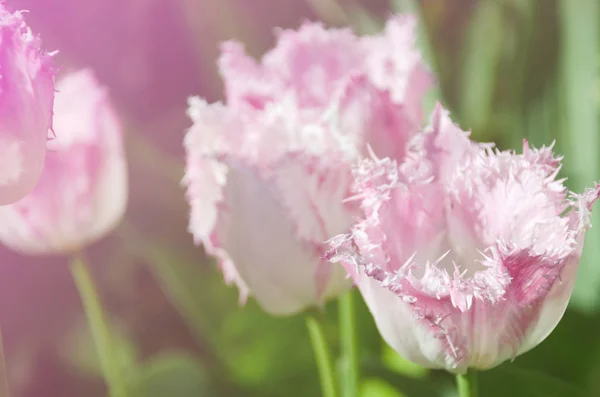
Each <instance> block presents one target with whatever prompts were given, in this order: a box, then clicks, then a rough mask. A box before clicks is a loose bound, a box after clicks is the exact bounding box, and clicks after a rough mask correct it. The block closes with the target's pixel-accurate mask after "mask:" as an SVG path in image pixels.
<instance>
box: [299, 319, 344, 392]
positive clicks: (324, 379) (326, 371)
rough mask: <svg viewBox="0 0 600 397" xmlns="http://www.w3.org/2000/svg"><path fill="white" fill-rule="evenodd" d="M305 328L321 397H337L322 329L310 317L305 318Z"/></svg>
mask: <svg viewBox="0 0 600 397" xmlns="http://www.w3.org/2000/svg"><path fill="white" fill-rule="evenodd" d="M306 328H308V334H309V336H310V341H311V342H312V346H313V350H314V352H315V360H316V361H317V369H318V370H319V377H320V378H321V392H322V397H337V392H336V389H335V381H334V377H333V368H332V366H331V358H330V356H329V350H328V349H327V343H326V341H325V335H324V333H323V328H322V327H321V324H320V323H319V321H318V320H317V319H316V318H314V317H312V316H310V315H308V316H307V317H306Z"/></svg>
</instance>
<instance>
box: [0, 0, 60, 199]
mask: <svg viewBox="0 0 600 397" xmlns="http://www.w3.org/2000/svg"><path fill="white" fill-rule="evenodd" d="M53 100H54V71H53V69H52V67H51V62H50V56H49V55H47V54H45V53H43V52H42V51H41V50H40V46H39V40H38V39H37V38H36V37H34V36H33V34H32V33H31V31H30V30H29V28H28V27H27V25H26V24H25V22H24V20H23V18H22V16H21V14H20V13H15V14H11V13H9V12H8V11H7V10H6V9H5V8H4V5H3V4H2V3H0V150H1V153H2V160H0V170H1V171H0V205H5V204H10V203H13V202H15V201H17V200H19V199H21V198H23V196H25V195H26V194H27V193H29V192H30V191H31V190H32V189H33V187H34V186H35V185H36V183H37V182H38V180H39V178H40V175H41V173H42V169H43V167H44V158H45V155H46V140H47V138H48V131H49V130H50V129H51V127H52V106H53V105H52V104H53Z"/></svg>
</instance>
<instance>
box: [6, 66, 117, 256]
mask: <svg viewBox="0 0 600 397" xmlns="http://www.w3.org/2000/svg"><path fill="white" fill-rule="evenodd" d="M57 89H58V93H57V95H56V100H55V103H54V115H55V117H54V127H55V130H56V132H57V134H56V138H55V139H53V140H51V141H50V142H48V147H49V151H48V155H47V158H46V165H45V168H44V171H43V173H42V176H41V178H40V181H39V183H38V184H37V185H36V187H35V188H34V189H33V190H32V191H31V193H29V194H28V195H27V196H25V197H24V198H23V199H21V200H19V201H18V202H16V203H14V204H11V205H7V206H3V207H0V217H1V218H2V219H3V223H2V225H0V241H2V243H3V244H5V245H7V246H8V247H10V248H13V249H15V250H18V251H21V252H24V253H27V254H51V253H68V252H72V251H74V250H77V249H80V248H82V247H83V246H85V245H86V244H89V243H92V242H93V241H95V240H97V239H99V238H101V237H102V236H104V235H105V234H106V233H108V232H109V231H110V230H111V229H113V228H114V227H115V226H116V224H117V223H118V222H119V221H120V219H121V217H122V215H123V213H124V211H125V206H126V202H127V172H126V164H125V155H124V151H123V142H122V129H121V124H120V122H119V120H118V118H117V115H116V112H115V110H114V109H113V107H112V105H111V104H110V102H109V99H108V96H107V93H106V91H105V90H104V89H103V88H102V87H100V86H99V85H98V82H97V81H96V79H95V77H94V75H93V73H92V72H91V71H89V70H82V71H79V72H76V73H72V74H70V75H67V76H65V77H64V78H63V79H61V80H60V81H59V83H58V84H57Z"/></svg>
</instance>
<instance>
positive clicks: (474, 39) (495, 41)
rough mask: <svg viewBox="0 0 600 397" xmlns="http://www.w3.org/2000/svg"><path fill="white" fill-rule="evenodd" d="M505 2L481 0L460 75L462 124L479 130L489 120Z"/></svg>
mask: <svg viewBox="0 0 600 397" xmlns="http://www.w3.org/2000/svg"><path fill="white" fill-rule="evenodd" d="M501 7H502V4H501V3H498V2H496V1H490V0H486V1H482V2H479V4H478V6H477V8H476V10H475V15H474V17H473V19H472V22H471V26H470V27H469V30H468V34H467V40H466V43H465V48H466V51H467V52H466V54H465V61H464V67H463V69H462V76H461V87H462V91H461V98H460V109H459V110H460V119H461V121H463V122H464V125H463V127H464V128H467V129H473V130H475V131H479V130H481V129H483V128H484V127H485V125H486V123H487V122H488V120H489V117H490V113H491V111H492V104H493V99H494V87H495V83H496V73H497V68H498V65H499V63H500V58H501V55H502V54H501V49H502V43H503V37H504V35H505V32H504V28H505V27H504V24H503V19H502V12H501Z"/></svg>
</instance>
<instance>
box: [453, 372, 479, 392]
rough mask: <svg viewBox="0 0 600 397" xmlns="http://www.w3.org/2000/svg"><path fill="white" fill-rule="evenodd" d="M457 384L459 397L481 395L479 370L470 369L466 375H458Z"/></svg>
mask: <svg viewBox="0 0 600 397" xmlns="http://www.w3.org/2000/svg"><path fill="white" fill-rule="evenodd" d="M456 386H457V388H458V396H459V397H477V396H478V395H479V390H478V388H477V372H475V371H474V370H469V371H468V372H467V373H466V374H464V375H456Z"/></svg>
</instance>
